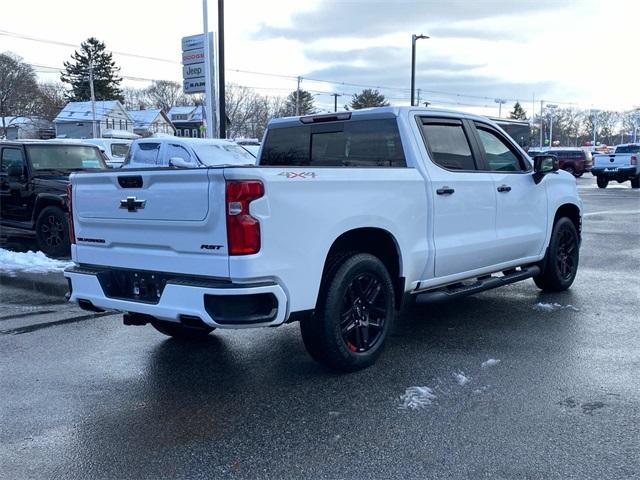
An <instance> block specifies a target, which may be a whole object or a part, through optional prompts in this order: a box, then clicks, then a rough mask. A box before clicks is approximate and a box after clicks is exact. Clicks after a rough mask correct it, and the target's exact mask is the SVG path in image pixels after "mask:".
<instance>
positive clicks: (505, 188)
mask: <svg viewBox="0 0 640 480" xmlns="http://www.w3.org/2000/svg"><path fill="white" fill-rule="evenodd" d="M498 191H499V192H510V191H511V187H510V186H509V185H500V186H499V187H498Z"/></svg>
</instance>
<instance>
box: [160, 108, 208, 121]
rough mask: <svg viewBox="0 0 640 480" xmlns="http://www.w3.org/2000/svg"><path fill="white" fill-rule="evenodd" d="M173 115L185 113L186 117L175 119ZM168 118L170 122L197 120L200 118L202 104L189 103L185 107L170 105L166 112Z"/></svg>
mask: <svg viewBox="0 0 640 480" xmlns="http://www.w3.org/2000/svg"><path fill="white" fill-rule="evenodd" d="M174 115H187V118H186V119H180V120H179V119H175V118H173V116H174ZM167 116H168V117H169V120H171V121H172V122H176V121H177V122H186V121H189V122H199V121H201V120H202V106H201V105H189V106H186V107H172V108H171V110H169V113H167Z"/></svg>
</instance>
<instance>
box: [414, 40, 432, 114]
mask: <svg viewBox="0 0 640 480" xmlns="http://www.w3.org/2000/svg"><path fill="white" fill-rule="evenodd" d="M423 38H424V39H427V38H429V37H428V36H426V35H422V34H420V35H416V34H415V33H414V34H413V35H411V106H412V107H413V106H415V104H414V103H413V101H414V98H415V94H416V40H421V39H423Z"/></svg>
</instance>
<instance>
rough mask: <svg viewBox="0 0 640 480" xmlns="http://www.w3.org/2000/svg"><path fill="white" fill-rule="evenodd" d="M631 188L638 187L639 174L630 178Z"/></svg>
mask: <svg viewBox="0 0 640 480" xmlns="http://www.w3.org/2000/svg"><path fill="white" fill-rule="evenodd" d="M631 188H640V175H638V176H636V177H634V178H632V179H631Z"/></svg>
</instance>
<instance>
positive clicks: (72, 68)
mask: <svg viewBox="0 0 640 480" xmlns="http://www.w3.org/2000/svg"><path fill="white" fill-rule="evenodd" d="M71 59H72V61H70V62H64V69H65V71H64V72H63V73H62V74H61V76H60V80H62V81H63V82H65V83H68V84H69V85H70V86H71V91H70V92H69V99H70V100H74V101H86V100H91V88H90V85H89V70H90V69H89V66H90V64H91V63H92V64H93V87H94V91H95V96H96V100H120V101H124V97H123V95H122V90H121V89H120V82H122V78H120V77H119V76H118V72H119V71H120V68H119V67H116V63H115V62H114V61H113V56H112V54H111V53H110V52H107V51H106V49H105V45H104V43H103V42H101V41H99V40H98V39H96V38H94V37H90V38H88V39H87V41H86V42H82V44H81V45H80V51H77V50H76V51H75V52H74V53H73V55H71Z"/></svg>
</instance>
